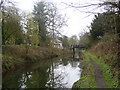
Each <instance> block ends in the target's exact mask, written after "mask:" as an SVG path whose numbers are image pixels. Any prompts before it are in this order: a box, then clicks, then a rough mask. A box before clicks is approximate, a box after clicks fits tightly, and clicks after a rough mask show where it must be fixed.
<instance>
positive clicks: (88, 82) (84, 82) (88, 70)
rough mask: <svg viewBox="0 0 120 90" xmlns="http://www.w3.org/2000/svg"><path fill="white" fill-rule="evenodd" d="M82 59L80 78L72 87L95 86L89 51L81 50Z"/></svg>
mask: <svg viewBox="0 0 120 90" xmlns="http://www.w3.org/2000/svg"><path fill="white" fill-rule="evenodd" d="M83 53H84V60H83V61H81V65H82V66H81V68H82V69H83V72H82V76H81V78H80V80H79V81H78V82H77V83H75V84H74V86H73V88H97V84H96V80H95V75H94V67H93V65H92V63H91V62H90V59H89V53H87V52H85V51H83Z"/></svg>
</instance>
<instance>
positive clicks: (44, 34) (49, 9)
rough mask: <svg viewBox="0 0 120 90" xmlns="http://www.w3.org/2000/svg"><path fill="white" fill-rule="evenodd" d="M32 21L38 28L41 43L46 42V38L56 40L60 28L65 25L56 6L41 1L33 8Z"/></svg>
mask: <svg viewBox="0 0 120 90" xmlns="http://www.w3.org/2000/svg"><path fill="white" fill-rule="evenodd" d="M33 15H34V20H35V21H36V22H37V23H38V26H39V35H40V37H41V40H42V42H45V41H47V40H48V38H49V37H48V36H50V37H51V38H52V39H53V42H54V41H55V39H56V36H57V34H61V33H60V28H61V27H62V26H63V25H65V22H66V21H65V19H64V18H63V17H62V15H60V14H59V13H58V10H57V8H56V6H55V5H54V4H53V3H50V2H45V1H41V2H38V3H37V4H36V5H35V6H34V11H33Z"/></svg>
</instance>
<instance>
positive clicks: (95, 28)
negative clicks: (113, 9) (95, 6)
mask: <svg viewBox="0 0 120 90" xmlns="http://www.w3.org/2000/svg"><path fill="white" fill-rule="evenodd" d="M114 18H117V15H114V14H110V12H106V13H102V14H98V15H95V18H94V20H93V22H92V23H91V29H90V34H91V37H92V39H93V40H99V39H101V38H102V37H103V36H104V34H105V33H107V32H109V33H116V31H115V28H116V25H115V23H116V21H115V20H114Z"/></svg>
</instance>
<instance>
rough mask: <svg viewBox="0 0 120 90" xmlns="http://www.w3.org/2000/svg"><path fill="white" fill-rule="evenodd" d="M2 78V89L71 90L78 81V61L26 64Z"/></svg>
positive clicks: (49, 61)
mask: <svg viewBox="0 0 120 90" xmlns="http://www.w3.org/2000/svg"><path fill="white" fill-rule="evenodd" d="M21 68H22V69H20V70H14V71H11V72H9V73H7V74H6V75H4V76H3V88H71V87H72V85H73V84H74V83H75V82H76V81H77V80H79V79H80V75H81V69H80V61H79V59H75V58H64V59H63V58H56V59H52V60H51V59H50V60H41V61H40V62H39V63H34V64H29V63H26V66H25V67H22V66H21Z"/></svg>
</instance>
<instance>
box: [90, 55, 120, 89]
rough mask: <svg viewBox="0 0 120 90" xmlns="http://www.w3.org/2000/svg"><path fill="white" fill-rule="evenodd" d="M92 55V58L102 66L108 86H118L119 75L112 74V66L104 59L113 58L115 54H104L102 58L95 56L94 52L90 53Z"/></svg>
mask: <svg viewBox="0 0 120 90" xmlns="http://www.w3.org/2000/svg"><path fill="white" fill-rule="evenodd" d="M89 55H90V57H91V58H92V60H94V61H95V62H96V63H97V64H98V65H99V66H100V68H101V70H102V73H103V77H104V79H105V83H106V85H107V88H118V87H119V86H118V75H116V76H113V74H112V67H111V66H110V65H108V64H106V63H105V61H104V60H103V59H111V58H112V57H114V56H108V55H105V56H102V57H100V58H98V57H97V56H94V55H92V54H90V53H89Z"/></svg>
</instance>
